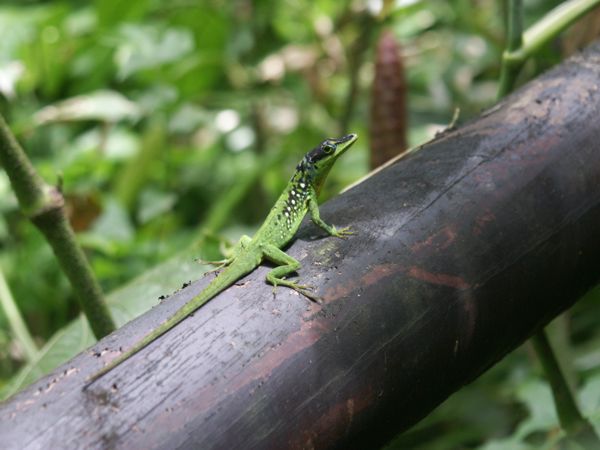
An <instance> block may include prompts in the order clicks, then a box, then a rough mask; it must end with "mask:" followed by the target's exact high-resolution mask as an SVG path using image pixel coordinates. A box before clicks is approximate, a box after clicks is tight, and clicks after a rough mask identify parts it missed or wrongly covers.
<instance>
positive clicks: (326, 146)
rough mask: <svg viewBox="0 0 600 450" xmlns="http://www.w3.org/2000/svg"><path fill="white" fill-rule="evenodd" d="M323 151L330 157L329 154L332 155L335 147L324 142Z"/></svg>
mask: <svg viewBox="0 0 600 450" xmlns="http://www.w3.org/2000/svg"><path fill="white" fill-rule="evenodd" d="M323 151H324V152H325V153H327V154H328V155H330V154H331V153H333V152H334V151H335V145H333V144H330V143H329V142H325V143H324V144H323Z"/></svg>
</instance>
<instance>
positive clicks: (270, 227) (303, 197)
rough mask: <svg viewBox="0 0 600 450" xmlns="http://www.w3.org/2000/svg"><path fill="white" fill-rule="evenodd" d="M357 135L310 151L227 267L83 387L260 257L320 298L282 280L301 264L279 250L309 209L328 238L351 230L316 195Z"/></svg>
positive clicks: (279, 276) (279, 280)
mask: <svg viewBox="0 0 600 450" xmlns="http://www.w3.org/2000/svg"><path fill="white" fill-rule="evenodd" d="M357 138H358V136H357V135H356V134H349V135H347V136H344V137H342V138H340V139H326V140H324V141H323V142H321V144H320V145H318V146H317V147H315V148H314V149H313V150H311V151H310V152H308V153H307V154H306V155H305V156H304V158H302V161H300V163H299V164H298V166H297V167H296V172H295V173H294V176H293V177H292V179H291V180H290V182H289V184H288V186H287V187H286V188H285V190H284V191H283V193H282V194H281V196H280V197H279V199H278V200H277V202H276V203H275V206H273V208H272V209H271V212H270V213H269V215H268V216H267V218H266V220H265V221H264V223H263V224H262V226H261V227H260V228H259V229H258V231H257V232H256V234H255V235H254V237H253V238H250V237H249V236H242V238H241V239H240V241H239V242H238V244H237V245H236V246H235V247H234V248H233V250H232V252H231V256H230V257H229V258H227V259H225V260H223V261H220V263H221V266H224V267H225V268H224V269H223V270H222V271H221V272H220V273H219V275H217V277H216V278H215V279H214V280H212V281H211V282H210V283H209V285H208V286H206V288H205V289H204V290H203V291H202V292H200V294H198V295H197V296H196V297H194V298H193V299H191V300H190V301H189V302H188V303H186V304H185V305H183V306H182V307H181V308H180V309H179V310H177V312H175V314H173V315H172V316H171V317H169V318H167V319H166V320H165V321H164V322H162V323H161V324H160V325H158V327H156V328H155V329H153V330H151V331H150V332H149V333H148V334H146V335H145V336H144V337H143V338H142V339H140V340H139V341H138V342H136V343H135V344H133V346H132V347H131V348H130V349H128V350H126V351H125V352H124V353H122V354H121V355H120V356H118V357H117V358H115V359H114V360H113V361H111V362H110V363H108V364H107V365H106V366H104V367H103V368H102V369H100V370H99V371H98V372H96V373H94V374H93V375H91V376H90V377H89V379H88V380H87V384H86V387H87V386H88V385H90V384H91V383H92V382H93V381H95V380H97V379H98V378H100V377H101V376H102V375H104V374H106V373H107V372H109V371H111V370H112V369H114V368H115V367H116V366H118V365H119V364H121V363H122V362H123V361H125V360H126V359H128V358H129V357H131V356H132V355H134V354H135V353H137V352H139V351H140V350H142V349H143V348H144V347H146V346H147V345H148V344H150V343H151V342H152V341H154V340H156V339H157V338H158V337H160V336H162V335H163V334H164V333H166V332H167V331H169V330H170V329H171V328H173V327H174V326H175V325H177V324H178V323H179V322H181V321H182V320H183V319H185V318H186V317H188V316H189V315H190V314H192V313H193V312H194V311H195V310H197V309H198V308H200V307H201V306H202V305H204V304H205V303H207V302H208V301H209V300H211V299H212V298H213V297H215V296H216V295H217V294H219V293H220V292H221V291H223V290H225V289H227V288H228V287H229V286H231V285H233V284H234V283H235V282H236V281H237V280H239V279H240V278H242V277H243V276H244V275H246V274H248V273H250V272H252V271H253V270H254V269H256V268H257V267H258V266H259V265H260V264H261V262H262V261H263V260H268V261H271V262H273V263H275V264H277V267H275V268H274V269H272V270H271V271H270V272H269V273H268V274H267V281H268V282H269V283H271V284H272V285H273V286H278V285H281V286H287V287H289V288H291V289H294V290H296V291H298V292H300V293H301V294H302V295H304V296H306V297H308V298H310V299H311V300H315V301H318V298H317V297H315V296H314V295H313V294H312V293H311V292H310V290H311V288H310V287H309V286H303V285H300V284H298V283H296V282H295V281H290V280H286V279H285V277H286V276H288V275H290V274H291V273H293V272H295V271H297V270H298V269H299V268H300V263H299V262H298V261H297V260H296V259H294V258H292V257H291V256H290V255H288V254H287V253H285V252H284V251H283V250H281V249H282V248H283V247H285V245H286V244H288V243H289V242H290V241H291V240H292V239H293V238H294V235H295V234H296V232H297V231H298V228H299V227H300V223H301V222H302V219H303V218H304V216H305V215H306V213H307V212H308V213H310V216H311V219H312V220H313V222H314V223H315V224H317V225H318V226H319V227H321V228H322V229H323V230H325V231H326V232H327V233H328V234H329V235H331V236H337V237H344V236H347V235H349V234H352V232H351V231H350V229H349V228H348V227H346V228H342V229H339V230H338V229H336V228H335V227H334V226H332V225H328V224H327V223H325V222H324V221H323V220H322V219H321V217H320V215H319V205H318V203H317V196H318V194H319V192H320V190H321V187H322V186H323V183H324V182H325V179H326V178H327V175H328V174H329V171H330V169H331V167H332V166H333V164H334V163H335V161H336V160H337V159H338V158H339V157H340V156H341V155H342V154H343V153H344V152H345V151H346V150H347V149H348V148H349V147H350V146H351V145H352V144H353V143H354V141H356V139H357Z"/></svg>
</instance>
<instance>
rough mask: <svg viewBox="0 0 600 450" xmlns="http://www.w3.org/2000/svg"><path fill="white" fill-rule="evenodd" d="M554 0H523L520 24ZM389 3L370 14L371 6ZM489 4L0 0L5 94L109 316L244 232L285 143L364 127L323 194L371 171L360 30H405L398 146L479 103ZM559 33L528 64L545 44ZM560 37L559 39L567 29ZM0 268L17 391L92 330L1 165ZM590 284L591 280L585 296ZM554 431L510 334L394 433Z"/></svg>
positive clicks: (590, 382)
mask: <svg viewBox="0 0 600 450" xmlns="http://www.w3.org/2000/svg"><path fill="white" fill-rule="evenodd" d="M557 3H559V2H558V1H545V0H536V1H532V2H527V5H526V7H527V8H526V15H527V20H528V21H529V23H531V22H533V21H534V20H536V19H537V18H539V17H540V16H541V15H542V14H543V13H544V12H546V11H548V10H550V9H551V8H552V7H554V6H555V5H556V4H557ZM382 5H384V6H385V11H386V12H385V14H384V13H382V12H381V11H380V10H379V8H381V6H382ZM503 5H504V2H498V1H492V0H479V1H477V2H475V1H472V0H471V1H469V0H457V1H453V2H445V1H419V0H404V1H400V0H398V1H395V2H394V1H391V2H390V1H375V0H353V1H335V0H318V1H309V0H282V1H279V2H272V1H266V0H254V1H251V0H230V1H225V0H204V1H191V0H173V1H170V2H164V1H159V0H130V1H128V2H122V1H117V0H96V1H83V2H82V1H75V0H71V1H68V0H63V1H41V0H40V1H34V0H28V1H20V0H15V1H12V2H11V1H6V0H5V1H3V2H2V3H1V4H0V30H2V39H1V40H0V112H1V113H2V114H3V115H4V116H5V117H6V118H7V120H8V121H9V123H10V125H11V127H12V129H13V130H14V132H15V133H16V134H17V136H18V138H19V140H20V142H21V143H22V144H23V146H24V148H25V149H26V150H27V152H28V154H29V156H30V158H31V159H32V161H33V162H34V164H35V166H36V168H37V169H38V170H39V171H40V172H41V174H42V175H43V176H44V178H45V179H46V180H48V181H50V182H56V183H58V182H60V183H62V186H63V190H64V192H65V196H66V198H67V207H68V210H69V214H70V218H71V221H72V223H73V226H74V227H75V229H76V230H77V232H78V238H79V240H80V242H81V244H82V245H83V246H84V248H85V250H86V252H87V254H88V256H89V258H90V260H91V262H92V264H93V268H94V271H95V273H96V274H97V276H98V277H99V279H100V282H101V284H102V286H103V288H104V289H105V290H106V291H107V292H109V301H110V304H111V309H112V311H113V313H114V314H115V316H116V320H117V322H118V323H119V324H122V323H124V322H126V321H127V320H130V319H131V318H132V317H134V316H136V315H138V314H140V313H142V312H143V311H145V310H146V309H148V308H149V307H151V306H152V304H153V303H155V302H156V300H153V299H156V298H157V297H158V296H159V295H161V294H168V293H170V292H172V291H173V290H175V289H176V288H178V287H180V286H181V284H182V283H183V282H185V281H189V280H191V279H195V278H198V277H199V276H200V275H201V274H202V272H203V270H206V268H204V267H203V266H201V265H199V264H196V263H194V262H193V258H194V257H195V256H203V257H206V258H210V257H216V256H217V255H218V247H219V244H220V242H221V240H222V239H223V238H224V237H226V238H230V239H236V238H237V237H238V236H239V235H240V234H242V233H248V234H251V233H252V230H253V229H255V228H256V227H257V226H258V225H259V224H260V222H261V221H262V219H263V218H264V216H265V213H266V212H267V211H268V209H269V208H270V206H271V205H272V203H273V202H274V200H275V198H276V197H277V195H278V194H279V193H280V191H281V190H282V189H283V187H284V186H285V185H286V183H287V181H288V179H289V177H290V175H291V173H292V171H293V169H294V167H295V164H296V163H297V160H298V159H299V158H301V156H302V155H303V154H304V153H305V152H306V151H307V150H309V149H310V148H311V146H313V145H314V144H315V143H317V142H319V141H320V140H322V139H323V138H324V137H326V136H336V135H339V134H340V133H341V132H342V131H343V130H344V129H345V128H348V129H350V130H351V131H355V132H358V133H359V134H360V135H361V136H362V137H363V138H362V139H361V140H360V141H359V143H358V145H357V146H355V148H354V149H353V150H352V151H351V152H349V153H347V155H345V156H344V158H342V159H341V160H340V161H339V163H338V164H337V167H335V168H334V171H333V172H332V174H331V176H330V178H329V182H328V184H327V187H326V190H325V192H324V195H323V197H325V198H326V197H328V196H331V195H333V194H334V193H335V192H337V191H338V190H339V189H340V188H341V187H343V186H344V185H345V184H347V183H349V182H351V181H353V180H355V179H356V178H358V177H359V176H360V175H362V174H364V173H365V172H366V170H367V162H368V159H369V157H368V152H367V149H368V142H367V139H366V136H367V135H368V133H367V129H366V127H367V124H368V123H369V120H368V111H369V109H370V98H369V93H370V90H371V82H372V79H373V70H374V57H373V51H374V50H373V47H374V43H375V42H376V40H377V38H378V36H379V34H380V32H381V30H382V29H383V28H384V27H385V28H386V29H388V30H391V32H392V33H393V34H394V36H395V37H396V38H397V39H398V41H399V42H400V43H401V48H402V51H403V60H404V61H403V62H404V67H405V70H406V79H407V83H408V86H409V92H408V110H409V111H410V112H409V119H408V120H409V125H410V130H409V136H408V142H409V144H410V145H414V144H417V143H420V142H422V141H424V140H426V139H428V138H430V137H432V136H433V135H434V134H435V132H436V131H438V130H440V129H441V128H443V127H444V126H445V125H446V124H447V123H448V122H449V121H450V120H451V118H452V113H453V111H454V108H455V107H456V106H459V107H460V108H461V111H462V113H461V120H465V119H467V118H469V117H472V116H474V115H476V114H477V113H478V112H479V111H481V109H482V108H484V107H486V106H490V105H491V104H492V103H493V101H494V97H495V94H496V90H497V78H498V69H499V60H500V55H501V52H502V45H503V36H504V24H503V21H502V17H503V15H504V11H503V9H502V8H503ZM560 44H561V43H560V42H557V45H556V46H553V47H551V48H548V49H547V50H545V51H544V52H542V54H540V55H538V56H537V57H536V58H535V60H533V61H530V62H529V63H528V64H527V66H526V68H525V70H524V73H523V75H522V78H523V80H526V79H528V78H530V77H532V76H534V75H536V74H537V73H539V72H540V71H542V70H544V69H546V68H548V67H550V66H551V65H553V64H555V63H557V62H559V61H560V60H561V59H562V58H563V57H564V55H563V54H562V53H561V52H560V51H559V49H560V47H561V46H560ZM563 47H564V46H563ZM0 268H1V269H2V270H3V271H4V272H5V274H6V278H7V280H8V284H9V285H10V288H11V290H12V292H13V295H14V297H15V298H16V299H17V301H18V304H19V308H20V309H21V311H22V313H23V314H24V316H25V318H26V321H27V324H28V326H29V327H30V330H31V332H32V334H33V335H34V336H35V338H36V339H37V340H38V343H39V344H40V346H43V348H42V351H41V352H40V354H39V357H38V359H37V360H36V361H34V362H33V363H30V364H27V365H23V352H22V350H21V349H20V348H19V344H18V342H15V340H14V338H13V337H12V336H11V335H10V332H9V327H8V326H7V324H6V318H5V317H4V316H3V315H2V313H1V312H0V389H1V390H2V394H3V395H8V394H10V393H11V392H14V390H15V389H18V388H19V387H21V386H23V385H26V384H27V383H29V382H31V381H33V380H35V379H36V378H37V377H39V376H41V375H42V374H44V373H47V372H48V371H50V370H52V369H53V368H54V367H56V366H57V365H59V364H61V363H63V362H64V361H66V360H68V359H69V358H70V357H72V356H73V355H74V354H76V353H77V352H79V351H81V350H83V349H85V348H86V347H88V346H89V345H91V344H92V342H93V340H92V336H91V333H90V331H89V329H88V327H87V325H86V323H85V321H83V320H81V318H77V315H78V312H77V309H76V302H75V301H74V298H73V297H72V295H71V293H70V289H69V286H68V284H67V282H66V280H65V278H64V277H63V275H62V274H61V273H60V271H59V269H58V267H57V265H56V262H55V260H54V258H53V256H52V253H51V251H50V249H49V247H48V246H47V245H46V243H45V242H44V241H43V239H42V237H41V236H40V235H39V234H38V232H37V231H36V230H35V229H34V228H33V227H32V226H31V225H30V224H29V223H28V222H27V220H25V219H24V218H23V217H22V216H21V215H20V213H19V212H18V207H17V204H16V200H15V198H14V196H13V194H12V192H11V189H10V185H9V184H8V181H7V179H6V176H5V175H4V173H3V172H0ZM593 297H594V296H593V295H590V299H588V300H584V301H582V302H580V303H579V304H578V305H577V306H576V307H575V308H574V312H573V316H572V320H570V322H569V326H570V328H571V330H572V332H571V339H572V342H571V343H570V345H568V346H567V348H566V349H565V351H564V353H565V354H567V353H568V354H572V355H573V357H574V361H575V363H574V367H573V368H572V372H573V379H574V381H576V382H577V384H578V386H581V387H580V388H579V390H578V392H579V397H580V398H581V400H582V404H583V406H584V410H585V412H586V413H589V414H591V419H592V421H593V422H594V423H595V424H598V423H599V419H600V418H599V417H598V412H597V411H598V407H597V405H598V402H599V401H600V371H598V363H599V358H600V353H598V350H597V349H598V348H600V345H598V344H600V334H599V333H598V332H597V330H596V322H597V321H596V320H594V319H593V318H594V317H598V316H599V314H600V311H598V306H597V305H596V304H597V303H598V302H594V301H593ZM595 297H598V295H595ZM560 439H561V434H560V431H559V430H558V425H557V420H556V417H555V415H554V414H553V407H552V406H551V401H550V397H549V390H548V387H547V385H546V383H545V382H544V381H543V378H542V376H541V374H540V372H539V369H538V367H537V365H536V364H535V362H534V361H533V360H532V358H531V356H530V354H529V353H528V352H526V351H525V350H523V349H521V350H518V351H516V352H515V353H513V354H512V355H511V356H509V357H508V358H506V359H505V360H504V361H502V362H501V363H500V364H499V365H497V366H496V367H494V368H493V369H492V370H490V371H489V372H487V373H486V374H485V375H484V376H482V377H481V378H480V379H478V380H477V381H476V382H474V383H473V384H472V385H471V386H470V387H468V388H466V389H463V390H461V391H460V392H458V393H457V394H455V395H454V396H453V397H452V398H451V399H449V400H448V401H447V402H446V403H445V404H444V405H442V406H441V407H440V408H438V410H436V411H435V412H434V413H433V414H432V415H430V416H429V417H428V418H427V419H426V420H424V421H423V422H422V423H421V424H419V425H417V426H416V427H415V428H413V429H412V430H411V431H409V432H408V433H405V434H404V435H402V436H400V437H399V438H398V439H397V440H395V441H394V442H393V443H391V444H390V448H427V449H448V448H482V449H486V450H492V449H495V450H498V449H505V448H506V449H508V448H510V449H529V448H550V447H551V446H552V445H554V443H555V442H556V441H558V440H560Z"/></svg>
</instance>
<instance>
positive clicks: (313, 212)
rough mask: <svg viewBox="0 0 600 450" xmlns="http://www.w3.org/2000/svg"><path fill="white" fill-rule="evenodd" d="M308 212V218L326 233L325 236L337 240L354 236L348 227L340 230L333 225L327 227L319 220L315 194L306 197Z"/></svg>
mask: <svg viewBox="0 0 600 450" xmlns="http://www.w3.org/2000/svg"><path fill="white" fill-rule="evenodd" d="M308 211H309V212H310V218H311V219H312V221H313V222H314V223H315V224H316V225H318V226H319V228H322V229H323V230H325V231H326V232H327V234H329V235H331V236H335V237H339V238H342V239H343V238H345V237H346V236H350V235H351V234H354V232H353V231H352V230H351V229H350V227H344V228H341V229H339V230H338V229H337V228H336V227H334V226H333V225H329V224H327V223H325V222H324V221H323V219H321V215H320V214H319V204H318V203H317V194H316V193H315V192H311V194H310V195H309V197H308Z"/></svg>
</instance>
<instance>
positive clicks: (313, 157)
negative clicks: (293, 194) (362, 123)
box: [297, 134, 358, 193]
mask: <svg viewBox="0 0 600 450" xmlns="http://www.w3.org/2000/svg"><path fill="white" fill-rule="evenodd" d="M356 139H358V135H357V134H349V135H347V136H344V137H341V138H339V139H332V138H329V139H325V140H324V141H323V142H321V143H320V144H319V145H318V146H317V147H315V148H313V149H312V150H311V151H310V152H308V153H307V154H306V155H305V156H304V158H302V161H300V164H298V167H297V170H298V171H299V172H301V173H303V175H304V176H305V177H306V180H307V181H308V182H309V183H310V184H311V185H312V186H313V187H314V188H315V190H316V191H317V193H318V192H319V191H320V190H321V186H322V185H323V183H324V182H325V179H326V178H327V175H328V174H329V171H330V170H331V167H332V166H333V164H334V163H335V161H336V160H337V159H338V158H339V157H340V156H342V155H343V154H344V153H345V152H346V150H348V149H349V148H350V146H351V145H352V144H354V141H356Z"/></svg>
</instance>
